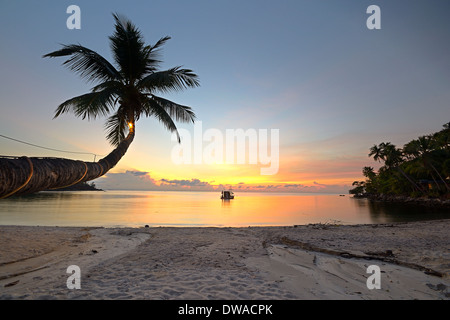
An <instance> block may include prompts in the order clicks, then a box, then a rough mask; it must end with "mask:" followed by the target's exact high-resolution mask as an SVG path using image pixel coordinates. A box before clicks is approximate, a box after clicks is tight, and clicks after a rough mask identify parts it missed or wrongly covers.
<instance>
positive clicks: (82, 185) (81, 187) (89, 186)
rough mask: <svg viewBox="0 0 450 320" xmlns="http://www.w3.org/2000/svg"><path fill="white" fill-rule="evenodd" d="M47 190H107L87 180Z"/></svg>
mask: <svg viewBox="0 0 450 320" xmlns="http://www.w3.org/2000/svg"><path fill="white" fill-rule="evenodd" d="M46 191H105V190H102V189H98V188H97V187H96V186H95V184H94V183H92V184H89V183H87V182H81V183H77V184H75V185H73V186H69V187H65V188H61V189H54V190H46Z"/></svg>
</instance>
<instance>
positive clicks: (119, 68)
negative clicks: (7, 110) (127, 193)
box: [0, 14, 199, 198]
mask: <svg viewBox="0 0 450 320" xmlns="http://www.w3.org/2000/svg"><path fill="white" fill-rule="evenodd" d="M113 17H114V20H115V32H114V34H113V35H112V36H110V37H109V40H110V46H111V50H112V53H113V58H114V62H115V65H113V64H112V63H110V62H108V61H107V60H106V59H105V58H103V57H102V56H101V55H100V54H98V53H96V52H95V51H93V50H91V49H88V48H86V47H83V46H81V45H75V44H72V45H64V46H63V47H62V49H60V50H57V51H54V52H51V53H48V54H46V55H44V57H50V58H54V57H69V59H68V60H66V61H65V62H64V63H63V65H65V66H66V67H68V68H69V69H70V70H72V71H74V72H75V73H77V74H78V75H80V76H81V77H82V78H83V79H85V80H87V81H88V82H95V83H96V85H95V86H94V87H93V88H92V89H91V92H90V93H87V94H83V95H81V96H78V97H74V98H72V99H69V100H67V101H65V102H63V103H62V104H60V105H59V106H58V107H57V109H56V113H55V118H57V117H59V116H60V115H62V114H64V113H68V112H73V113H74V114H75V116H77V117H81V118H82V119H86V118H88V119H96V118H98V117H100V116H108V118H107V121H106V124H105V128H106V130H107V139H108V140H109V142H110V143H111V144H112V145H113V146H114V147H115V149H114V150H113V151H112V152H111V153H110V154H109V155H107V156H106V157H105V158H103V159H101V160H99V161H98V162H81V161H74V160H68V159H45V158H44V159H41V158H27V157H22V158H18V159H6V158H3V159H0V198H4V197H8V196H11V195H13V194H15V195H19V194H26V193H33V192H37V191H41V190H47V189H57V188H61V187H65V186H69V185H73V184H75V183H79V182H84V181H89V180H93V179H96V178H98V177H100V176H101V175H104V174H105V173H106V172H108V171H109V170H110V169H111V168H112V167H114V166H115V165H116V164H117V163H118V162H119V160H120V159H121V158H122V157H123V155H124V154H125V153H126V151H127V150H128V147H129V146H130V144H131V142H132V141H133V139H134V136H135V128H136V122H137V121H138V120H139V119H140V118H141V117H142V116H146V117H155V118H156V119H158V120H159V121H160V122H161V123H162V124H163V125H164V126H165V127H166V128H167V129H168V130H169V131H171V132H174V133H176V134H177V136H178V141H180V136H179V134H178V131H177V127H176V125H175V123H174V120H175V121H181V122H194V121H195V114H194V112H193V111H192V109H191V108H190V107H188V106H183V105H180V104H177V103H174V102H172V101H170V100H167V99H164V98H162V97H159V96H157V95H156V94H159V93H167V92H171V91H180V90H184V89H187V88H193V87H197V86H199V81H198V77H197V75H196V74H194V73H193V71H192V70H189V69H183V68H181V67H175V68H171V69H168V70H165V71H159V69H158V67H159V64H160V63H161V61H160V60H159V53H160V49H161V47H162V46H163V45H164V44H165V43H166V42H167V41H168V40H169V39H170V37H164V38H161V39H160V40H159V41H158V42H156V44H154V45H146V44H145V42H144V39H143V37H142V35H141V32H140V31H139V30H138V29H137V28H136V27H135V26H134V25H133V23H132V22H131V21H129V20H127V19H126V18H124V17H122V16H119V15H117V14H114V15H113Z"/></svg>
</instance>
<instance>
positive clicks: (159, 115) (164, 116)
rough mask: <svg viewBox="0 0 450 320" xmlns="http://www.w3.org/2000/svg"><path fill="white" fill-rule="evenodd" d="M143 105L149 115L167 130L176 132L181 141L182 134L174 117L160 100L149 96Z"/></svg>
mask: <svg viewBox="0 0 450 320" xmlns="http://www.w3.org/2000/svg"><path fill="white" fill-rule="evenodd" d="M143 106H144V108H145V111H146V116H147V117H155V118H156V119H157V120H158V121H159V122H161V123H162V124H163V125H164V126H165V127H166V129H167V130H169V131H170V132H173V133H176V135H177V139H178V142H181V138H180V134H179V133H178V129H177V126H176V125H175V123H174V122H173V119H172V117H171V116H170V114H169V113H168V112H167V111H166V110H165V109H164V108H163V107H162V106H161V105H160V104H159V103H158V102H156V101H155V100H154V99H152V98H147V99H145V101H144V102H143Z"/></svg>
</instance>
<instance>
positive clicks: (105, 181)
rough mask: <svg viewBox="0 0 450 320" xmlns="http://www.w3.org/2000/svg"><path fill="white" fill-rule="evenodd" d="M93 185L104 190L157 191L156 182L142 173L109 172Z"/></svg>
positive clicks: (146, 173) (147, 174) (145, 173)
mask: <svg viewBox="0 0 450 320" xmlns="http://www.w3.org/2000/svg"><path fill="white" fill-rule="evenodd" d="M95 184H96V185H97V186H98V187H99V188H101V189H104V190H159V185H158V183H157V181H156V180H155V179H153V178H152V177H150V175H149V173H148V172H144V171H130V170H127V171H125V172H122V173H111V172H109V173H107V174H106V175H105V176H103V177H101V178H99V179H97V180H96V181H95Z"/></svg>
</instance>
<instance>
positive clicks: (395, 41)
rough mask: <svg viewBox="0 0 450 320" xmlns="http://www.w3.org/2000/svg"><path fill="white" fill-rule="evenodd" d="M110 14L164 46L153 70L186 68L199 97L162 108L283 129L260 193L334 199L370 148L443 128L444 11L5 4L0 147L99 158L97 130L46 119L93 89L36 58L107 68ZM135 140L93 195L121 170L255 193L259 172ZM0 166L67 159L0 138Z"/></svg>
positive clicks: (402, 1)
mask: <svg viewBox="0 0 450 320" xmlns="http://www.w3.org/2000/svg"><path fill="white" fill-rule="evenodd" d="M72 4H75V5H78V6H79V7H80V9H81V30H69V29H67V27H66V20H67V18H68V17H69V14H67V13H66V8H67V7H68V6H69V5H72ZM372 4H376V5H378V6H380V8H381V27H382V29H381V30H368V29H367V27H366V20H367V18H368V17H369V15H368V14H367V13H366V9H367V7H368V6H369V5H372ZM113 12H117V13H121V14H123V15H125V16H127V17H128V18H129V19H130V20H132V21H133V22H134V23H135V24H136V26H138V27H139V28H140V30H141V31H142V33H143V35H144V37H145V39H146V41H147V42H148V43H155V42H156V41H157V40H158V39H160V38H161V37H163V36H166V35H168V36H171V37H172V39H171V40H170V41H169V42H168V43H167V44H166V45H165V47H164V50H163V60H164V63H163V64H162V69H167V68H170V67H173V66H177V65H183V66H184V67H186V68H190V69H193V70H194V71H195V72H196V73H197V74H198V75H199V77H200V82H201V87H199V88H196V89H191V90H187V91H185V92H181V93H176V94H169V95H165V97H166V98H169V99H172V100H174V101H175V102H178V103H181V104H185V105H190V106H192V107H193V108H194V110H195V112H196V114H197V118H198V119H199V120H201V121H202V123H203V127H204V128H217V129H219V130H222V131H225V130H226V129H229V128H244V129H248V128H255V129H271V128H274V129H280V157H281V160H280V172H279V174H278V175H276V176H273V177H270V179H269V180H266V181H262V183H264V185H268V184H283V183H284V184H298V185H302V186H313V187H314V186H317V185H323V186H324V187H323V188H322V189H323V190H333V191H335V190H345V189H346V188H347V186H348V185H349V184H351V182H352V181H353V180H355V179H360V176H361V175H360V172H361V168H362V167H363V166H365V165H374V166H376V163H374V162H373V161H372V160H370V159H369V158H368V157H367V153H368V149H369V148H370V147H371V146H372V145H373V144H375V143H379V142H382V141H391V142H392V143H394V144H397V145H398V146H402V145H403V144H404V143H406V142H408V141H409V140H411V139H414V138H416V137H417V136H419V135H424V134H428V133H432V132H435V131H438V130H440V128H441V126H442V125H443V124H444V123H447V122H448V121H450V119H449V112H448V111H449V101H450V90H448V88H449V84H450V60H449V59H448V57H449V56H450V43H449V41H448V38H449V33H450V19H448V13H449V12H450V2H448V1H445V0H432V1H425V0H421V1H406V0H395V1H375V0H373V1H357V0H339V1H332V0H323V1H313V0H309V1H303V0H293V1H287V0H281V1H263V0H244V1H242V0H240V1H235V0H228V1H224V0H217V1H200V0H197V1H194V0H184V1H181V0H179V1H175V0H172V1H126V2H125V1H47V0H43V1H33V2H31V1H6V0H3V1H2V2H1V3H0V23H1V28H0V40H1V43H2V49H1V53H0V54H1V59H0V71H1V72H0V110H1V114H2V116H1V118H0V134H3V135H7V136H10V137H14V138H16V139H21V140H25V141H28V142H31V143H35V144H39V145H43V146H46V147H50V148H58V149H63V150H73V151H79V152H94V153H97V154H106V153H108V152H109V150H110V149H111V148H110V146H109V145H108V143H107V141H106V139H105V133H104V130H103V121H102V120H101V119H99V120H96V121H91V122H87V121H81V120H80V119H77V118H75V117H73V116H72V115H64V116H62V117H60V118H58V119H55V120H52V118H53V114H54V110H55V109H56V107H57V106H58V104H59V103H61V102H63V101H65V100H67V99H69V98H71V97H73V96H76V95H80V94H83V93H86V92H88V91H89V89H90V88H91V87H92V85H90V84H86V83H84V82H83V81H82V80H81V79H79V78H78V77H77V76H76V75H75V74H73V73H71V72H70V71H68V70H67V69H65V68H64V67H62V66H61V63H62V62H63V59H60V60H58V59H42V55H44V54H46V53H48V52H51V51H54V50H57V49H58V48H59V47H60V44H71V43H80V44H82V45H84V46H86V47H89V48H91V49H93V50H95V51H97V52H98V53H100V54H102V55H104V56H105V57H106V58H108V59H110V57H111V56H110V50H109V44H108V38H107V37H108V36H109V35H111V34H112V32H113V23H114V21H113V18H112V13H113ZM180 127H181V128H187V129H189V130H191V129H192V126H189V125H180ZM136 130H137V132H136V133H137V136H136V139H135V141H134V142H133V145H132V148H131V149H130V150H129V152H128V153H127V155H126V157H125V158H124V159H122V161H121V162H120V164H119V165H118V166H117V167H116V168H115V169H114V171H113V172H112V174H110V175H109V177H108V176H107V178H104V179H103V180H99V183H100V184H102V183H103V184H104V185H111V184H114V185H117V184H119V183H120V181H125V180H120V179H117V181H116V180H115V181H114V182H112V181H113V177H114V173H116V174H119V173H120V176H124V175H126V172H127V171H128V172H129V173H131V172H148V174H147V175H139V174H138V175H136V174H130V175H129V176H128V178H127V183H125V182H124V183H123V184H122V186H124V187H129V186H131V185H132V184H133V183H132V179H140V180H139V183H140V184H143V187H142V188H145V181H144V183H143V182H142V179H143V177H145V178H146V179H147V180H148V181H151V184H152V187H153V185H154V184H155V181H156V182H157V181H161V180H165V181H167V180H170V181H197V180H196V179H198V181H200V182H201V183H204V182H207V183H209V184H214V183H216V181H219V180H221V179H222V180H223V181H225V180H226V179H225V177H226V176H227V175H230V172H231V174H233V175H236V176H237V177H238V178H239V179H241V180H242V182H244V183H248V184H250V183H252V182H254V181H258V179H256V178H255V175H256V173H255V172H258V170H259V167H258V168H249V167H248V166H247V167H245V168H243V167H236V168H234V169H235V170H234V171H233V170H231V171H230V170H229V169H230V168H221V167H217V166H216V167H208V166H184V167H183V166H182V167H180V166H172V165H170V162H171V160H170V153H171V150H172V148H173V147H174V143H173V142H172V141H171V139H170V134H169V133H168V132H167V131H165V129H164V128H162V126H160V125H159V124H158V123H157V122H156V120H153V119H143V120H141V121H140V122H138V124H137V129H136ZM0 154H6V155H22V154H24V155H30V156H31V155H37V156H63V157H74V155H68V154H58V153H49V152H48V151H46V150H40V149H33V148H31V147H29V146H23V145H20V144H17V143H13V142H11V141H7V140H4V139H2V140H0ZM82 160H89V161H91V160H92V159H91V157H90V156H86V157H84V158H83V157H82ZM168 164H169V165H168ZM116 177H119V175H117V176H116ZM108 178H110V180H109V181H110V184H108V183H107V182H108ZM130 179H131V180H130ZM192 179H194V180H192ZM222 180H221V181H222ZM230 181H231V180H230ZM128 183H129V184H128ZM227 183H232V182H227ZM202 185H204V184H202ZM299 191H301V190H300V189H299Z"/></svg>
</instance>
